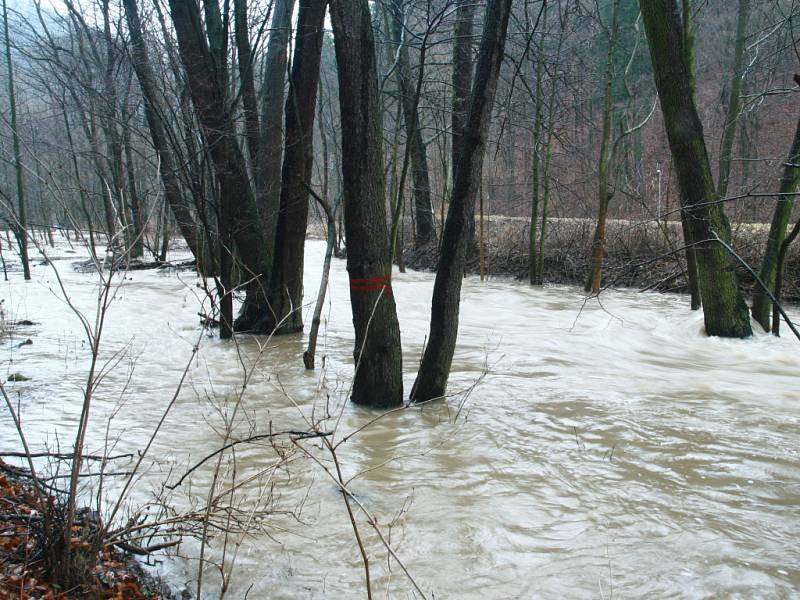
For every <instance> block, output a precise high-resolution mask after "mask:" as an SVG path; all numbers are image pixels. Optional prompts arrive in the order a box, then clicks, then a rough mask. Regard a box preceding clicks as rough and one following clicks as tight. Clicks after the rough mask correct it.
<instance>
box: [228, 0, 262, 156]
mask: <svg viewBox="0 0 800 600" xmlns="http://www.w3.org/2000/svg"><path fill="white" fill-rule="evenodd" d="M233 29H234V37H235V38H236V52H237V57H238V61H237V62H238V66H239V80H240V85H241V91H240V94H241V97H242V112H243V113H244V138H245V141H246V143H247V154H248V157H249V158H250V168H251V169H252V171H253V172H255V169H256V164H257V163H258V156H259V148H258V143H259V137H258V134H259V129H260V127H259V121H258V101H257V100H256V84H255V76H254V73H253V52H252V50H251V48H250V31H249V29H248V22H247V0H233Z"/></svg>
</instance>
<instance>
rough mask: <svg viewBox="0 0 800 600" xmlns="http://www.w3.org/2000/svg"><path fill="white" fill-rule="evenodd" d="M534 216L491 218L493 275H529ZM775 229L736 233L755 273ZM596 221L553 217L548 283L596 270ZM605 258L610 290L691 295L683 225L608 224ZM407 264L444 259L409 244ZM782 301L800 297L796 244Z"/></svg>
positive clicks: (430, 264)
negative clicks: (593, 265) (593, 267)
mask: <svg viewBox="0 0 800 600" xmlns="http://www.w3.org/2000/svg"><path fill="white" fill-rule="evenodd" d="M479 231H480V229H478V232H476V243H475V244H473V245H472V246H471V247H470V248H469V250H468V255H467V272H468V273H469V274H479V273H480V262H481V261H480V258H481V257H480V253H479V249H478V248H479V245H478V243H477V238H478V236H479ZM528 231H529V225H528V220H527V219H521V218H513V217H503V216H491V217H489V218H488V219H486V220H485V221H484V272H485V274H486V275H487V276H489V277H492V276H503V277H513V278H517V279H527V277H528V235H529V233H528ZM768 232H769V226H768V225H766V224H743V225H740V226H738V227H736V228H734V231H733V247H734V248H735V249H736V251H737V252H738V253H739V256H740V257H741V258H742V259H743V260H744V261H745V262H746V263H747V264H748V265H750V266H751V267H752V268H753V269H754V270H755V271H758V268H759V267H760V264H761V259H762V256H763V252H764V247H765V245H766V241H767V234H768ZM593 235H594V222H593V221H592V220H590V219H551V220H550V221H549V222H548V227H547V233H546V236H545V248H544V262H543V273H542V281H543V283H544V284H545V285H546V284H570V285H583V283H584V281H585V280H586V277H587V274H588V273H589V272H590V270H591V255H590V248H591V245H592V236H593ZM606 236H607V237H606V249H605V256H604V259H603V286H607V287H618V288H621V287H624V288H634V289H639V290H650V291H658V292H673V293H686V292H687V291H688V288H687V283H686V275H685V273H686V258H685V253H684V252H682V251H680V248H681V247H682V245H683V235H682V233H681V225H680V223H679V222H677V221H669V222H666V223H665V222H654V221H648V222H645V223H640V222H633V221H621V220H612V221H609V223H608V225H607V234H606ZM403 247H404V252H403V259H404V263H405V266H407V267H409V268H412V269H415V270H421V271H434V270H435V269H436V265H437V262H438V259H439V249H438V247H437V246H423V247H421V248H416V247H415V246H414V244H413V239H411V238H410V237H407V238H406V239H405V240H404V244H403ZM737 271H738V273H739V276H740V281H741V285H742V287H743V288H744V289H745V290H746V291H747V292H752V290H753V288H754V286H755V283H756V282H755V279H754V278H753V276H752V275H751V274H750V273H749V271H747V269H745V268H744V267H742V266H741V265H740V266H739V268H738V269H737ZM783 297H784V298H785V299H787V300H790V301H798V300H800V250H798V246H797V245H795V246H793V247H790V249H789V254H788V256H787V260H786V269H785V280H784V293H783Z"/></svg>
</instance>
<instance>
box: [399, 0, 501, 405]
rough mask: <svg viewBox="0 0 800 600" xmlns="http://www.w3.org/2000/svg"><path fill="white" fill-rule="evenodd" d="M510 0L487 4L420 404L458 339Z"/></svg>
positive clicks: (445, 370) (436, 390) (440, 390)
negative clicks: (471, 231) (466, 266)
mask: <svg viewBox="0 0 800 600" xmlns="http://www.w3.org/2000/svg"><path fill="white" fill-rule="evenodd" d="M510 11H511V0H489V1H488V3H487V6H486V17H485V20H484V28H483V37H482V39H481V46H480V51H479V53H478V62H477V67H476V72H475V83H474V85H473V87H472V93H471V94H470V102H469V114H468V117H467V123H466V126H465V128H464V130H463V137H462V143H461V156H460V160H459V162H458V167H457V168H456V176H455V180H454V181H453V191H452V197H451V200H450V208H449V210H448V212H447V221H446V222H445V226H444V232H443V234H442V245H441V253H440V257H439V265H438V268H437V271H436V281H435V283H434V287H433V300H432V306H431V324H430V335H429V337H428V345H427V346H426V347H425V354H424V355H423V357H422V363H421V364H420V369H419V373H418V374H417V379H416V381H415V382H414V388H413V389H412V390H411V399H412V400H413V401H415V402H423V401H426V400H430V399H433V398H438V397H441V396H443V395H444V393H445V390H446V388H447V379H448V377H449V375H450V365H451V364H452V361H453V353H454V351H455V346H456V336H457V335H458V312H459V305H460V303H461V281H462V278H463V273H464V261H465V258H466V250H467V241H468V237H469V226H470V221H472V222H474V214H475V197H476V193H477V190H476V186H477V185H480V173H481V170H482V168H483V155H484V149H485V145H486V136H487V133H488V130H489V121H490V119H491V114H492V107H493V105H494V97H495V92H496V90H497V79H498V76H499V73H500V65H501V64H502V62H503V52H504V48H505V39H506V31H507V28H508V18H509V13H510Z"/></svg>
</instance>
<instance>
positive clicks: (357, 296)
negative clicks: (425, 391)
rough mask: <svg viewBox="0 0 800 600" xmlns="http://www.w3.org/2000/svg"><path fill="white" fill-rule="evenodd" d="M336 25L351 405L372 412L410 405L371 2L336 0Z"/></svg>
mask: <svg viewBox="0 0 800 600" xmlns="http://www.w3.org/2000/svg"><path fill="white" fill-rule="evenodd" d="M331 21H332V23H333V37H334V44H335V48H336V63H337V70H338V78H339V106H340V112H341V123H342V175H343V198H344V223H345V231H346V235H347V271H348V274H349V276H350V303H351V305H352V310H353V326H354V328H355V335H356V340H355V348H354V351H353V356H354V359H355V361H356V372H355V377H354V380H353V395H352V400H353V402H356V403H358V404H364V405H367V406H372V407H390V406H398V405H400V404H402V403H403V377H402V367H403V364H402V352H401V347H400V326H399V324H398V322H397V312H396V309H395V303H394V296H393V295H392V285H391V277H392V265H391V256H390V255H391V250H390V247H389V236H388V231H387V229H386V207H385V205H384V198H385V196H384V171H383V127H382V122H381V112H380V101H379V98H378V94H379V92H378V81H377V66H376V59H375V43H374V38H373V33H372V23H371V17H370V11H369V5H368V3H367V0H334V1H333V2H332V3H331Z"/></svg>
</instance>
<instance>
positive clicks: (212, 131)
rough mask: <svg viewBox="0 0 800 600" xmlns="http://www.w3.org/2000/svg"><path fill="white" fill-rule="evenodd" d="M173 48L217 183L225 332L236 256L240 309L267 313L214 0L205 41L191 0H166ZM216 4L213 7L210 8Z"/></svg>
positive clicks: (253, 211) (254, 217)
mask: <svg viewBox="0 0 800 600" xmlns="http://www.w3.org/2000/svg"><path fill="white" fill-rule="evenodd" d="M169 5H170V11H171V13H172V22H173V24H174V26H175V34H176V36H177V38H178V49H179V51H180V55H181V61H182V62H183V67H184V69H185V70H186V74H187V80H188V86H189V91H190V94H191V97H192V103H193V104H194V107H195V111H196V112H197V118H198V121H199V123H200V129H201V131H202V134H203V138H204V139H205V143H206V147H207V148H208V152H209V155H210V157H211V161H212V163H213V166H214V174H215V175H216V178H217V183H218V186H219V212H218V214H219V230H220V231H219V236H220V284H221V287H222V296H221V300H220V303H221V306H222V307H223V314H222V323H221V328H220V335H223V334H225V335H229V334H230V327H231V325H232V323H231V321H232V316H233V315H232V314H230V311H231V305H232V303H231V294H232V292H233V285H232V280H231V270H230V269H231V267H232V265H233V261H234V258H235V257H236V258H238V259H240V267H241V270H242V272H243V277H244V279H245V281H246V282H247V283H246V284H245V289H246V291H247V296H246V298H245V303H244V305H243V307H242V311H243V312H244V313H246V314H247V315H249V316H251V318H252V315H265V314H267V310H268V309H267V302H266V294H265V288H266V283H265V279H266V274H265V273H264V271H263V261H262V253H263V252H264V248H265V244H264V240H263V237H262V230H261V229H260V224H259V219H258V211H257V208H256V204H255V197H254V195H253V191H252V188H251V187H250V180H249V178H248V176H247V168H246V164H245V159H244V155H243V154H242V151H241V149H240V148H239V145H238V144H237V142H236V129H235V127H234V122H233V116H232V115H231V113H230V110H229V107H228V106H227V104H226V84H227V65H226V64H225V63H224V60H223V57H224V56H225V51H224V45H225V39H226V33H225V31H224V29H225V27H224V26H223V25H221V22H220V20H219V15H218V14H217V13H218V9H219V7H218V6H216V2H215V1H213V0H209V1H207V2H205V3H204V5H205V6H206V25H207V27H208V30H209V38H210V43H209V41H208V40H206V37H205V36H204V35H203V25H202V22H201V19H200V12H199V8H198V6H197V4H195V3H194V2H183V1H181V0H170V2H169ZM215 8H216V10H214V9H215Z"/></svg>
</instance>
